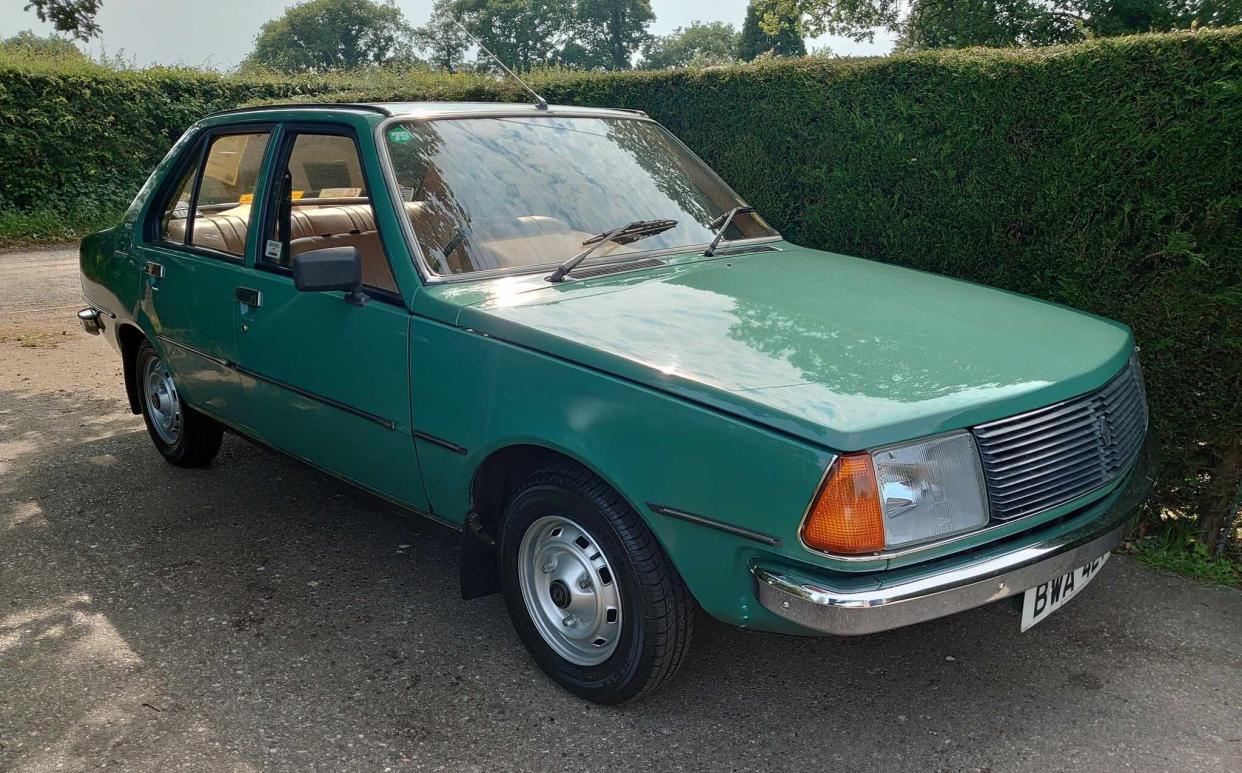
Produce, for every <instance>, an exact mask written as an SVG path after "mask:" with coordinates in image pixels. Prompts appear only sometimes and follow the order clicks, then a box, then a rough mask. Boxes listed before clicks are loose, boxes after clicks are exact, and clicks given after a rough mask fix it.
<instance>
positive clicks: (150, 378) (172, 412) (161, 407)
mask: <svg viewBox="0 0 1242 773" xmlns="http://www.w3.org/2000/svg"><path fill="white" fill-rule="evenodd" d="M142 383H143V386H144V387H145V388H144V389H143V394H144V395H145V397H146V402H147V415H148V416H150V417H151V426H152V427H154V428H155V434H157V435H159V436H160V440H163V441H164V442H165V443H167V444H168V445H170V446H171V445H176V443H177V438H178V437H180V436H181V400H180V398H178V397H177V385H176V384H174V383H173V379H172V374H171V373H169V372H168V367H167V366H166V365H164V361H163V360H161V359H159V358H152V359H149V360H147V365H146V368H144V372H143V374H142Z"/></svg>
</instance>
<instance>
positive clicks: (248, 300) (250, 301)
mask: <svg viewBox="0 0 1242 773" xmlns="http://www.w3.org/2000/svg"><path fill="white" fill-rule="evenodd" d="M233 297H234V298H235V299H236V300H237V302H238V303H244V304H246V305H247V306H250V307H251V308H254V309H257V308H259V307H260V306H262V305H263V293H261V292H259V291H258V290H255V289H254V288H252V287H238V288H236V289H234V290H233Z"/></svg>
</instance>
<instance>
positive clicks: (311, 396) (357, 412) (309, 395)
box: [231, 363, 397, 430]
mask: <svg viewBox="0 0 1242 773" xmlns="http://www.w3.org/2000/svg"><path fill="white" fill-rule="evenodd" d="M231 367H232V368H233V370H235V371H237V372H238V373H240V374H242V375H243V376H249V377H250V378H253V379H258V380H259V381H265V382H267V383H268V384H271V385H272V386H278V387H280V388H281V389H288V390H289V391H290V392H293V393H294V394H296V395H300V396H302V397H305V398H306V399H308V400H314V401H316V402H320V403H323V404H324V405H330V406H332V407H333V408H336V409H337V410H340V411H345V412H346V413H352V414H353V415H354V416H357V417H359V418H362V419H366V420H367V421H373V422H375V423H376V424H378V425H380V426H381V427H384V428H385V429H393V430H395V429H396V428H397V425H396V423H395V422H393V421H390V420H389V419H385V418H384V417H383V416H376V415H375V414H374V413H368V412H367V411H364V410H362V409H361V408H355V407H354V406H352V405H348V404H346V403H342V402H341V401H339V400H333V399H332V398H331V397H325V396H323V395H320V394H315V393H314V392H308V391H307V390H305V389H302V388H301V387H297V386H294V385H293V384H290V383H288V382H287V381H281V380H279V379H275V378H272V377H270V376H265V375H263V374H262V373H256V372H255V371H253V370H250V369H249V368H244V367H242V366H241V365H238V364H237V363H233V364H232V366H231Z"/></svg>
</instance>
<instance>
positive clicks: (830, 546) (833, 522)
mask: <svg viewBox="0 0 1242 773" xmlns="http://www.w3.org/2000/svg"><path fill="white" fill-rule="evenodd" d="M802 541H803V542H805V543H806V544H807V545H808V546H809V547H812V548H814V549H816V550H825V551H828V552H829V553H870V552H873V551H876V550H883V549H884V515H883V511H882V509H881V507H880V487H879V485H878V484H877V483H876V480H875V468H874V467H873V466H872V464H871V454H866V453H862V454H845V455H843V456H841V457H838V458H837V461H836V462H835V463H834V465H833V469H832V471H831V472H830V473H829V475H828V479H827V480H825V481H824V485H823V487H822V488H821V489H820V490H819V493H818V494H817V495H816V496H815V503H814V504H813V505H812V506H811V513H810V516H808V517H807V519H806V523H805V524H803V526H802Z"/></svg>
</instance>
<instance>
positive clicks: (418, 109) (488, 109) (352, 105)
mask: <svg viewBox="0 0 1242 773" xmlns="http://www.w3.org/2000/svg"><path fill="white" fill-rule="evenodd" d="M277 110H327V111H336V110H355V111H357V110H361V111H366V112H372V113H380V114H383V115H388V116H399V117H407V116H408V117H410V118H436V117H442V116H463V115H464V116H469V115H487V114H504V115H514V114H517V115H521V114H523V113H530V114H531V115H555V114H557V113H561V114H565V113H573V114H574V115H582V114H586V115H600V116H610V115H611V116H635V115H644V116H645V115H646V113H644V112H643V111H641V110H629V109H626V108H604V107H578V106H576V105H548V106H546V107H537V106H535V105H534V104H532V103H529V102H527V103H521V102H311V103H302V104H283V105H256V106H251V107H239V108H234V109H232V110H221V111H220V112H217V113H212V115H213V116H216V115H233V114H240V113H267V112H272V111H277Z"/></svg>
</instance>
